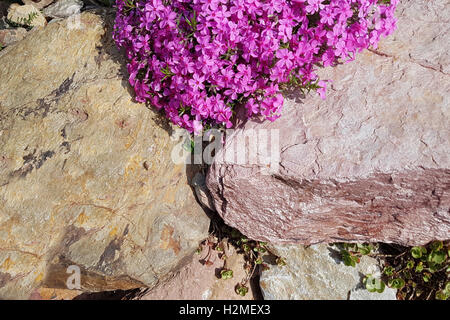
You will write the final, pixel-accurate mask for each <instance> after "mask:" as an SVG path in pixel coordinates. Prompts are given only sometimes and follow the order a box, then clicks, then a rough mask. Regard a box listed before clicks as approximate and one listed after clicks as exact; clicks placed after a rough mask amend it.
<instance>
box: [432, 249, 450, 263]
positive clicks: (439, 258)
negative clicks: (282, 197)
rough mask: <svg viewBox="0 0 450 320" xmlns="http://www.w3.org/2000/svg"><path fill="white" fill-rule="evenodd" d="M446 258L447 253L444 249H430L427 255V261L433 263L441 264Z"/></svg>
mask: <svg viewBox="0 0 450 320" xmlns="http://www.w3.org/2000/svg"><path fill="white" fill-rule="evenodd" d="M446 259H447V254H446V253H445V252H444V251H442V250H441V251H432V252H431V253H430V254H429V255H428V259H427V260H428V262H431V263H435V264H442V263H443V262H444V261H445V260H446Z"/></svg>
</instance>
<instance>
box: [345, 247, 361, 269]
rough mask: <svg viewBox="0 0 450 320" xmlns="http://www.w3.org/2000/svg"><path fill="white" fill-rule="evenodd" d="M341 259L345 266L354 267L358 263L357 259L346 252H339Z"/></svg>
mask: <svg viewBox="0 0 450 320" xmlns="http://www.w3.org/2000/svg"><path fill="white" fill-rule="evenodd" d="M341 257H342V261H343V262H344V265H346V266H349V267H355V266H356V264H357V263H359V258H358V257H355V256H353V255H351V254H350V252H348V251H345V250H343V251H341Z"/></svg>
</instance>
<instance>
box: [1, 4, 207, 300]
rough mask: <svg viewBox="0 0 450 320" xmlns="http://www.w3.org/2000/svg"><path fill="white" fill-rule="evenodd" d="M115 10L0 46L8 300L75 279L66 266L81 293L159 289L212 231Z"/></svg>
mask: <svg viewBox="0 0 450 320" xmlns="http://www.w3.org/2000/svg"><path fill="white" fill-rule="evenodd" d="M113 18H114V16H113V15H111V16H109V17H108V19H107V20H106V21H105V20H104V19H103V18H101V17H100V16H98V15H94V14H90V13H89V14H88V13H83V14H81V17H80V25H79V26H78V27H76V28H74V26H73V24H71V25H70V26H69V21H60V22H55V23H52V24H49V25H48V26H47V27H46V28H44V29H40V30H37V31H35V32H31V33H30V35H29V36H28V37H27V38H25V39H24V40H22V41H21V42H20V43H18V44H16V45H14V46H10V47H7V48H6V49H4V50H2V51H1V52H0V65H1V68H0V298H1V299H16V298H28V297H30V296H32V297H36V296H38V294H39V295H40V293H42V292H43V291H42V290H41V289H40V288H43V287H46V288H55V289H58V288H60V289H67V288H66V281H67V280H68V277H69V276H70V274H68V273H67V271H68V270H67V268H68V267H69V266H70V265H76V266H78V267H79V268H80V271H81V290H82V291H103V290H114V289H130V288H136V287H143V286H148V287H152V286H154V285H156V284H157V283H159V282H160V281H162V280H164V279H165V278H167V277H170V276H171V275H172V274H173V273H175V272H177V271H178V270H179V268H181V267H182V266H183V265H184V264H185V263H186V262H187V261H189V260H190V258H191V255H192V254H193V253H194V251H195V249H196V248H197V247H198V244H199V242H200V241H201V240H203V239H205V238H206V237H207V234H208V227H209V219H208V218H207V216H206V214H205V213H204V211H203V209H202V208H201V207H200V205H199V204H198V203H197V202H196V199H195V195H194V193H193V190H192V188H191V187H190V185H189V182H190V180H191V178H192V176H193V175H194V174H195V172H196V169H195V168H194V167H193V166H184V165H175V164H174V163H173V161H172V160H171V151H172V148H173V147H174V145H175V142H172V141H171V139H170V126H168V125H167V123H166V122H165V121H164V119H162V118H161V117H160V116H159V115H157V114H156V113H155V112H153V111H151V110H149V109H148V108H146V107H145V105H142V104H137V103H135V102H133V97H132V95H131V94H130V92H131V90H130V89H129V88H128V82H127V81H126V71H124V65H123V63H124V61H123V58H122V55H121V54H120V53H119V52H117V50H116V48H115V45H114V44H113V43H112V40H111V30H112V23H111V22H112V21H113ZM62 48H63V49H64V50H62ZM75 284H76V282H75Z"/></svg>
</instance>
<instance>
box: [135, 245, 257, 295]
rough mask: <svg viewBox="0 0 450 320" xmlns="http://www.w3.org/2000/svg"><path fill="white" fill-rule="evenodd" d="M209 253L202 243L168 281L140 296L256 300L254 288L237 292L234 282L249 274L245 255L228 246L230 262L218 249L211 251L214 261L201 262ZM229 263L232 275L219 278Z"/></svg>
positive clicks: (211, 258) (227, 253) (227, 251)
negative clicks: (189, 259) (199, 248)
mask: <svg viewBox="0 0 450 320" xmlns="http://www.w3.org/2000/svg"><path fill="white" fill-rule="evenodd" d="M207 254H208V249H207V248H206V247H205V246H203V251H202V252H201V253H200V254H199V255H195V256H194V257H193V259H192V261H191V262H190V263H189V264H188V265H186V266H185V267H184V268H183V269H181V270H180V271H179V272H178V273H177V274H176V275H174V277H173V278H171V279H170V280H169V281H167V282H164V283H160V284H159V285H158V286H156V287H154V288H152V289H150V290H149V291H148V292H146V293H145V294H144V295H143V296H142V297H140V298H139V299H140V300H254V299H255V292H254V288H253V287H252V286H250V285H247V286H248V288H249V291H248V293H247V294H246V295H245V296H244V297H242V296H240V295H238V294H236V293H235V286H236V284H237V283H238V282H240V281H241V280H242V279H244V278H245V277H246V272H245V270H244V268H243V266H244V263H245V261H244V256H243V255H242V254H238V253H237V252H236V250H235V249H234V248H233V247H231V246H230V247H229V248H227V247H226V251H225V254H226V255H227V257H228V258H227V262H226V265H225V262H224V260H222V259H220V258H219V255H218V252H217V251H212V252H211V257H210V260H211V262H212V264H211V265H205V264H202V263H201V261H202V260H203V259H205V257H206V256H207ZM224 266H226V268H227V269H229V270H233V278H231V279H226V280H223V279H220V278H219V277H218V272H219V270H222V268H224Z"/></svg>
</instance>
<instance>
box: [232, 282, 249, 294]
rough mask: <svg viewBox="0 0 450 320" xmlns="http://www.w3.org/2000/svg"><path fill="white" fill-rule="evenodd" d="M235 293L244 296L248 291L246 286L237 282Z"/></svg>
mask: <svg viewBox="0 0 450 320" xmlns="http://www.w3.org/2000/svg"><path fill="white" fill-rule="evenodd" d="M235 290H236V293H237V294H238V295H240V296H245V295H246V294H247V293H248V288H247V287H246V286H243V285H240V284H238V285H237V286H236V289H235Z"/></svg>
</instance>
